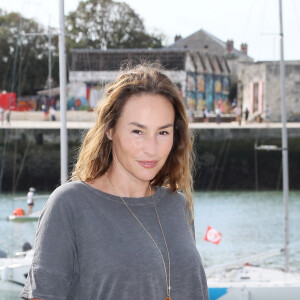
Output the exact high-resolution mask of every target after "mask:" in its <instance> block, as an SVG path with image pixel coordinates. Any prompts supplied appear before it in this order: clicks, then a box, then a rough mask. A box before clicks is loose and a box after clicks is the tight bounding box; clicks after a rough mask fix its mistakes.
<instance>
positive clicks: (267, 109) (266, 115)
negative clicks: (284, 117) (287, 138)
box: [265, 104, 270, 126]
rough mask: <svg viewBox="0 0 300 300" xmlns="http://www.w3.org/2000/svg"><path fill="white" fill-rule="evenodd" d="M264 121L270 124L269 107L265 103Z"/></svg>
mask: <svg viewBox="0 0 300 300" xmlns="http://www.w3.org/2000/svg"><path fill="white" fill-rule="evenodd" d="M265 123H266V125H267V126H269V125H270V108H269V105H268V104H267V105H266V108H265Z"/></svg>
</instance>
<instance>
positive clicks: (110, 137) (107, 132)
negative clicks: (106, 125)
mask: <svg viewBox="0 0 300 300" xmlns="http://www.w3.org/2000/svg"><path fill="white" fill-rule="evenodd" d="M112 135H113V129H112V128H111V129H109V130H107V131H106V136H107V138H108V139H109V140H112Z"/></svg>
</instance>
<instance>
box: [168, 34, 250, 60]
mask: <svg viewBox="0 0 300 300" xmlns="http://www.w3.org/2000/svg"><path fill="white" fill-rule="evenodd" d="M172 48H177V49H188V50H192V51H199V52H204V51H208V52H209V53H210V54H216V55H225V54H226V48H227V47H226V42H223V41H222V40H220V39H219V38H217V37H216V36H214V35H212V34H211V33H209V32H207V31H205V30H204V29H200V30H198V31H197V32H195V33H193V34H191V35H189V36H187V37H186V38H182V39H180V40H177V41H176V42H175V43H174V44H172V45H170V46H168V47H167V49H172ZM233 54H235V55H236V56H237V57H239V56H241V55H243V56H245V54H244V53H243V52H241V51H239V50H237V49H233Z"/></svg>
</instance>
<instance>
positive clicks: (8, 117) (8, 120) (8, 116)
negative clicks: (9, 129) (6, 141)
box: [6, 108, 10, 125]
mask: <svg viewBox="0 0 300 300" xmlns="http://www.w3.org/2000/svg"><path fill="white" fill-rule="evenodd" d="M6 122H7V124H8V125H9V124H10V109H9V108H8V110H7V112H6Z"/></svg>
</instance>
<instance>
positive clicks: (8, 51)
mask: <svg viewBox="0 0 300 300" xmlns="http://www.w3.org/2000/svg"><path fill="white" fill-rule="evenodd" d="M44 32H45V29H44V28H43V26H41V25H40V24H38V23H36V22H35V21H34V20H31V19H26V18H23V17H22V16H21V15H20V14H18V13H14V12H12V13H6V12H5V11H3V10H1V9H0V70H1V72H0V89H1V90H6V91H8V92H10V91H12V92H16V93H17V95H18V96H21V95H22V96H23V95H33V94H35V92H36V91H37V90H40V89H43V88H44V87H45V83H46V80H47V77H48V37H47V36H46V35H28V34H36V33H38V34H43V33H44ZM55 44H57V38H56V41H53V45H55ZM56 48H57V47H55V49H54V56H57V49H56ZM54 62H55V59H54ZM57 66H58V62H56V63H55V66H54V69H57ZM53 73H56V72H53ZM57 77H58V76H56V78H54V80H55V81H56V80H57V79H58V78H57Z"/></svg>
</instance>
